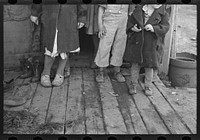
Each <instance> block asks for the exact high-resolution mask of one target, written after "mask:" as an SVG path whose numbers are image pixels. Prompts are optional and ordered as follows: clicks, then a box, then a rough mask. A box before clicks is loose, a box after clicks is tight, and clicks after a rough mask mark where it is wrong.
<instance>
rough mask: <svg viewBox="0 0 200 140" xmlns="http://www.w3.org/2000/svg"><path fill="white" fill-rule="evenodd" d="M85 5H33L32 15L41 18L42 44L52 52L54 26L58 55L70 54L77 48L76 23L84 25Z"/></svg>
mask: <svg viewBox="0 0 200 140" xmlns="http://www.w3.org/2000/svg"><path fill="white" fill-rule="evenodd" d="M86 13H87V8H86V5H42V6H41V5H40V6H36V5H33V10H32V15H33V16H37V17H39V16H41V17H40V19H41V23H42V43H43V46H44V47H46V48H47V49H48V50H49V51H51V52H52V51H53V45H54V38H55V33H56V25H57V29H58V36H57V39H58V40H57V45H58V48H57V49H58V53H62V52H70V51H73V50H75V49H77V48H78V47H79V35H78V29H77V24H78V22H83V23H86Z"/></svg>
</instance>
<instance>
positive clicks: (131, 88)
mask: <svg viewBox="0 0 200 140" xmlns="http://www.w3.org/2000/svg"><path fill="white" fill-rule="evenodd" d="M136 93H137V91H136V85H134V84H132V83H131V84H130V86H129V94H131V95H133V94H136Z"/></svg>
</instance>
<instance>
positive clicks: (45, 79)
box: [40, 55, 55, 87]
mask: <svg viewBox="0 0 200 140" xmlns="http://www.w3.org/2000/svg"><path fill="white" fill-rule="evenodd" d="M54 60H55V58H52V57H50V56H48V55H45V57H44V69H43V72H42V74H41V79H40V80H41V85H43V86H44V87H50V86H51V81H50V71H51V67H52V65H53V62H54Z"/></svg>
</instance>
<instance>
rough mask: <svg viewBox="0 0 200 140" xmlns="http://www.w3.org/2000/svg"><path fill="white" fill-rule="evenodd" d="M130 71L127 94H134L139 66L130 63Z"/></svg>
mask: <svg viewBox="0 0 200 140" xmlns="http://www.w3.org/2000/svg"><path fill="white" fill-rule="evenodd" d="M130 71H131V84H130V85H129V93H130V94H135V93H136V86H137V84H138V79H139V72H140V65H139V64H137V63H132V65H131V69H130Z"/></svg>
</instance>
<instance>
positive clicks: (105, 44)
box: [95, 4, 129, 67]
mask: <svg viewBox="0 0 200 140" xmlns="http://www.w3.org/2000/svg"><path fill="white" fill-rule="evenodd" d="M100 6H103V7H105V12H104V14H103V17H102V18H103V25H104V26H105V28H106V30H107V32H106V35H105V36H103V37H102V38H100V42H99V49H98V51H97V55H96V58H95V63H96V65H97V66H99V67H107V66H109V58H110V51H111V48H112V57H111V59H110V64H111V65H113V66H121V65H122V62H123V55H124V51H125V47H126V39H127V35H126V26H127V19H128V9H129V5H126V4H124V5H100Z"/></svg>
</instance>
